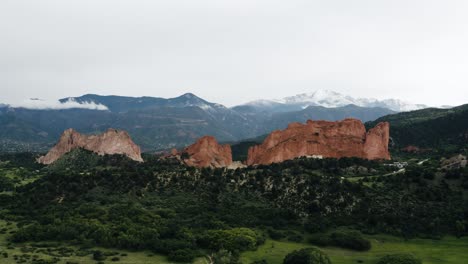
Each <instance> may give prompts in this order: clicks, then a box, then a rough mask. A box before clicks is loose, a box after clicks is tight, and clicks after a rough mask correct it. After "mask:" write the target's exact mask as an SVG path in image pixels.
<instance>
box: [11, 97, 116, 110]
mask: <svg viewBox="0 0 468 264" xmlns="http://www.w3.org/2000/svg"><path fill="white" fill-rule="evenodd" d="M9 106H10V107H15V108H26V109H34V110H60V109H73V108H79V109H91V110H109V109H108V108H107V106H105V105H102V104H96V103H95V102H83V103H79V102H76V101H74V100H69V101H66V102H64V103H61V102H60V101H58V100H42V99H37V98H32V99H29V100H25V101H23V102H20V103H15V104H10V105H9Z"/></svg>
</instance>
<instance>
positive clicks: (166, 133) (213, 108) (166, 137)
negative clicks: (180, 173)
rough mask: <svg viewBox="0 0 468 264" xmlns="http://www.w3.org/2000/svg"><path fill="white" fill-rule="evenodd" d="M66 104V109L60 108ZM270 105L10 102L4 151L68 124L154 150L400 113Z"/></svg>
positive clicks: (188, 97) (0, 141) (32, 143)
mask: <svg viewBox="0 0 468 264" xmlns="http://www.w3.org/2000/svg"><path fill="white" fill-rule="evenodd" d="M62 105H63V106H66V107H65V108H64V109H61V108H60V107H61V106H62ZM81 105H83V106H84V107H78V108H74V106H81ZM269 105H270V106H271V105H273V107H270V108H263V110H261V111H259V110H258V109H257V108H255V107H251V106H249V105H244V106H236V107H232V108H228V107H225V106H223V105H221V104H217V103H212V102H208V101H206V100H204V99H202V98H200V97H197V96H196V95H194V94H192V93H186V94H183V95H181V96H179V97H175V98H169V99H166V98H158V97H127V96H115V95H111V96H103V95H96V94H86V95H83V96H79V97H67V98H63V99H60V100H59V102H57V104H56V105H54V106H53V108H51V109H49V108H46V109H37V108H33V109H28V108H27V107H11V106H5V107H0V151H18V150H22V151H45V150H47V149H48V148H50V147H51V146H52V145H53V144H54V143H55V142H56V140H57V139H58V138H59V137H60V135H61V133H62V132H63V131H64V130H66V129H68V128H74V129H76V130H77V131H79V132H80V133H86V134H93V133H101V132H104V131H106V130H107V129H108V128H110V127H112V128H116V129H121V130H125V131H128V133H129V134H130V135H131V137H132V139H133V140H134V141H135V143H136V144H138V145H140V146H141V147H142V150H143V151H155V150H161V149H169V148H173V147H177V148H180V147H185V146H187V145H189V144H191V143H193V142H194V141H195V140H196V139H197V138H200V137H202V136H205V135H211V136H214V137H216V139H217V140H219V141H220V142H237V141H240V140H242V139H246V138H254V137H257V136H260V135H264V134H267V133H270V132H271V131H272V130H276V129H284V128H285V127H286V126H287V125H288V124H289V123H291V122H305V121H306V120H308V119H312V120H329V121H336V120H342V119H345V118H348V117H351V118H357V119H360V120H361V121H363V122H366V121H372V120H375V119H377V118H379V117H382V116H385V115H388V114H394V113H395V111H392V110H390V109H387V108H380V107H362V106H357V105H345V106H338V107H333V108H327V107H324V106H318V105H309V106H307V107H305V108H303V107H297V105H285V104H281V103H278V102H274V103H273V104H270V102H265V107H266V106H269ZM88 106H92V107H88ZM94 106H99V107H98V108H96V107H94ZM35 107H36V106H35ZM278 107H283V108H282V109H281V111H278Z"/></svg>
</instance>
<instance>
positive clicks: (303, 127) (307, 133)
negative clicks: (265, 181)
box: [247, 118, 390, 165]
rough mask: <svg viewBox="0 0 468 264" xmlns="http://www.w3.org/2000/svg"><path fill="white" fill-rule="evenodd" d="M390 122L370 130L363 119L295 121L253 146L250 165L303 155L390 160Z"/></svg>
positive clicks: (248, 161) (250, 151) (249, 160)
mask: <svg viewBox="0 0 468 264" xmlns="http://www.w3.org/2000/svg"><path fill="white" fill-rule="evenodd" d="M389 128H390V126H389V124H388V123H387V122H383V123H379V124H378V125H377V126H375V127H374V128H372V129H370V130H369V131H368V132H366V129H365V127H364V125H363V124H362V122H361V121H359V120H357V119H351V118H349V119H345V120H342V121H337V122H330V121H311V120H309V121H307V123H306V124H300V123H292V124H290V125H289V126H288V128H287V129H285V130H282V131H280V130H277V131H274V132H273V133H271V134H270V135H269V136H268V137H267V138H266V139H265V141H264V142H263V144H261V145H258V146H254V147H251V148H250V149H249V153H248V158H247V164H248V165H254V164H265V165H267V164H271V163H274V162H282V161H285V160H290V159H294V158H297V157H302V156H314V155H315V156H322V157H329V158H341V157H359V158H364V159H390V153H389V152H388V141H389Z"/></svg>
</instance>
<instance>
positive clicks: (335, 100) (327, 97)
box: [247, 89, 427, 112]
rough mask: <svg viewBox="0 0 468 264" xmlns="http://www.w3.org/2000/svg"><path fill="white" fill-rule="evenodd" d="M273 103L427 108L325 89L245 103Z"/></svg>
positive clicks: (253, 104) (408, 109)
mask: <svg viewBox="0 0 468 264" xmlns="http://www.w3.org/2000/svg"><path fill="white" fill-rule="evenodd" d="M275 103H276V104H281V105H283V106H285V105H287V106H296V107H297V108H298V109H304V108H307V107H308V106H323V107H327V108H336V107H342V106H346V105H357V106H361V107H382V108H387V109H390V110H393V111H396V112H404V111H411V110H417V109H422V108H426V107H427V106H426V105H422V104H413V103H409V102H406V101H402V100H398V99H385V100H377V99H375V98H354V97H352V96H349V95H343V94H341V93H338V92H335V91H331V90H326V89H319V90H316V91H314V92H312V93H302V94H298V95H295V96H289V97H285V98H282V99H276V100H257V101H253V102H250V103H247V105H251V106H257V107H266V106H268V107H272V105H273V104H275ZM283 108H284V107H283ZM288 109H289V107H288Z"/></svg>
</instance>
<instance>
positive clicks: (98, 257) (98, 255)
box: [93, 250, 106, 261]
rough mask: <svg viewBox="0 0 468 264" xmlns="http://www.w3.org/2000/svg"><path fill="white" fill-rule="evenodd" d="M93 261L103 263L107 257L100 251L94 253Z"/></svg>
mask: <svg viewBox="0 0 468 264" xmlns="http://www.w3.org/2000/svg"><path fill="white" fill-rule="evenodd" d="M93 259H94V260H96V261H102V260H105V259H106V256H105V255H104V254H103V253H102V251H100V250H96V251H94V253H93Z"/></svg>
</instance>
